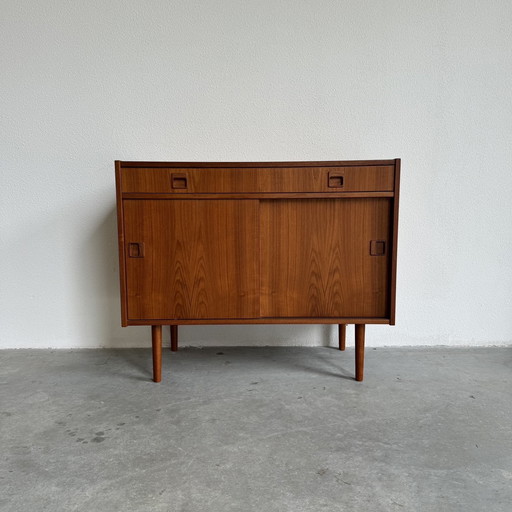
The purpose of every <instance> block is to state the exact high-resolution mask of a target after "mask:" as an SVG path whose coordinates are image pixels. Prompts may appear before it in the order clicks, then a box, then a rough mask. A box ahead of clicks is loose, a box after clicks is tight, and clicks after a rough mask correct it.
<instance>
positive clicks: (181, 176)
mask: <svg viewBox="0 0 512 512" xmlns="http://www.w3.org/2000/svg"><path fill="white" fill-rule="evenodd" d="M171 187H172V188H174V189H176V188H178V189H179V188H182V189H186V188H188V179H187V175H186V174H185V173H183V172H179V173H178V172H173V173H172V174H171Z"/></svg>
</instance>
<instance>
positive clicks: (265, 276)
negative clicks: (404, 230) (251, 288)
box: [260, 199, 391, 319]
mask: <svg viewBox="0 0 512 512" xmlns="http://www.w3.org/2000/svg"><path fill="white" fill-rule="evenodd" d="M390 208H391V203H390V200H389V199H325V200H316V199H315V200H307V199H305V200H281V201H261V204H260V224H261V226H260V232H261V249H260V254H261V315H262V316H266V317H280V318H283V319H284V318H287V317H311V318H316V317H362V318H364V317H369V318H375V317H376V318H379V317H380V318H386V316H387V312H388V308H389V302H388V289H389V288H388V287H389V254H387V255H384V256H370V241H371V240H372V239H380V240H387V239H388V236H389V233H390V217H391V215H390Z"/></svg>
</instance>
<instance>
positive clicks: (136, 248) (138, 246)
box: [128, 242, 144, 258]
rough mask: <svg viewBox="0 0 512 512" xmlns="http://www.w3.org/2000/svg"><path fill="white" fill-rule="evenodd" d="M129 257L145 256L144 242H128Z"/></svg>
mask: <svg viewBox="0 0 512 512" xmlns="http://www.w3.org/2000/svg"><path fill="white" fill-rule="evenodd" d="M128 257H129V258H144V242H130V243H129V244H128Z"/></svg>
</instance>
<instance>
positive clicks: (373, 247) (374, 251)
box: [370, 240, 386, 256]
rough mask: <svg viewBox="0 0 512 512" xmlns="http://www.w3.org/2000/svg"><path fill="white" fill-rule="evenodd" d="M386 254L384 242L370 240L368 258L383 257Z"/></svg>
mask: <svg viewBox="0 0 512 512" xmlns="http://www.w3.org/2000/svg"><path fill="white" fill-rule="evenodd" d="M384 254H386V241H385V240H372V241H371V242H370V256H384Z"/></svg>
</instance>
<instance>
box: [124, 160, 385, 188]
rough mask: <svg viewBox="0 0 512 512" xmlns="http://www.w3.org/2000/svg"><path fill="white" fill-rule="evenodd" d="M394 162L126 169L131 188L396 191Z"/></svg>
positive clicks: (126, 176)
mask: <svg viewBox="0 0 512 512" xmlns="http://www.w3.org/2000/svg"><path fill="white" fill-rule="evenodd" d="M393 186H394V167H393V166H392V165H370V166H368V165H363V166H326V167H261V168H255V167H250V168H236V167H235V168H207V167H205V168H150V167H148V168H143V167H133V168H132V167H126V168H123V169H122V178H121V187H122V192H126V193H174V194H187V193H192V194H229V193H294V192H295V193H307V192H312V193H313V192H315V193H318V192H331V193H332V192H340V193H343V192H391V191H393Z"/></svg>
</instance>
